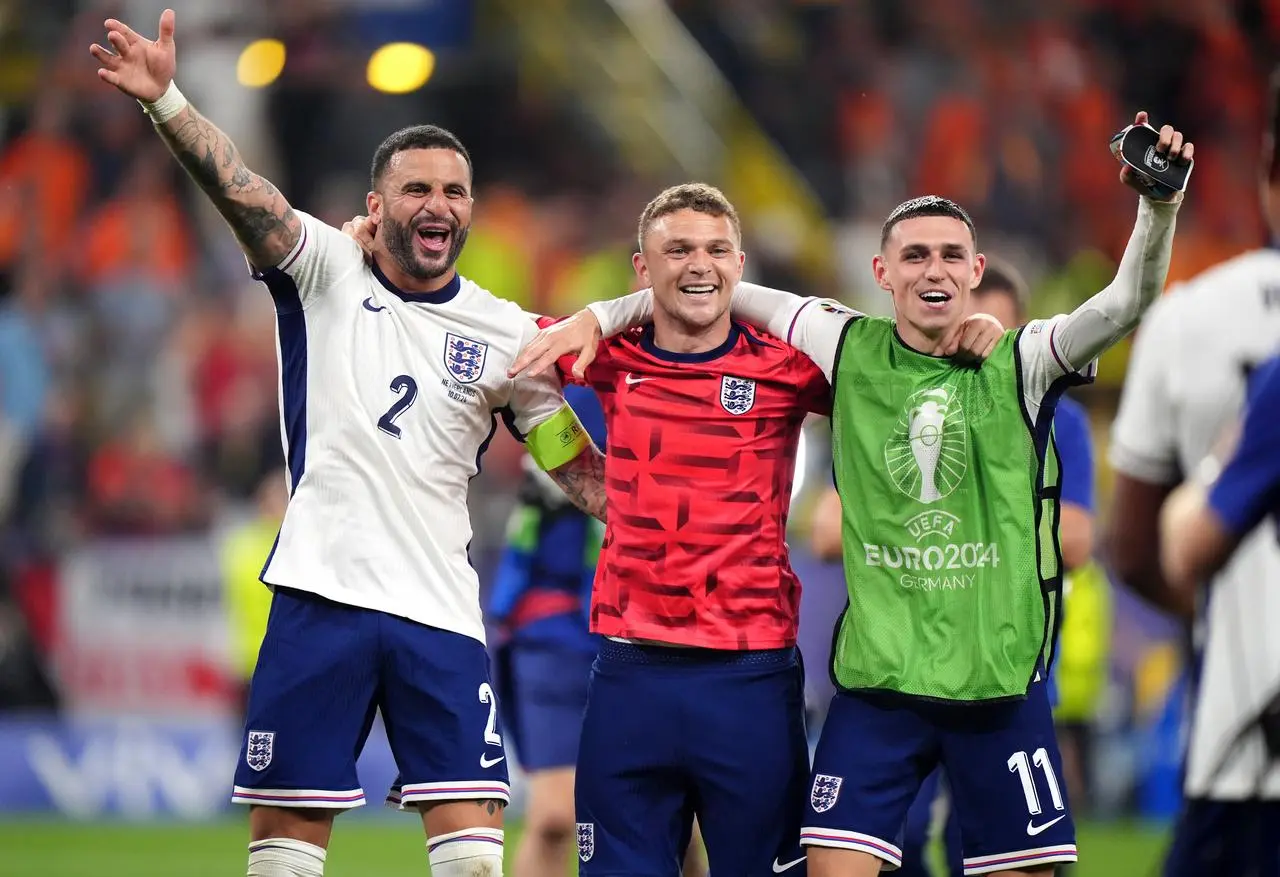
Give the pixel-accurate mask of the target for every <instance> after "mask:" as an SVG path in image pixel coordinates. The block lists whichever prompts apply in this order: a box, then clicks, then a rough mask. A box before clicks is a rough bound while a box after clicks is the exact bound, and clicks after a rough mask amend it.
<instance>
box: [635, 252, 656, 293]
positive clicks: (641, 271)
mask: <svg viewBox="0 0 1280 877" xmlns="http://www.w3.org/2000/svg"><path fill="white" fill-rule="evenodd" d="M631 267H632V268H635V269H636V276H637V277H639V278H640V279H641V281H643V282H644V286H643V287H641V289H644V288H647V287H651V286H653V284H652V283H650V282H649V266H648V265H646V264H645V262H644V253H632V254H631Z"/></svg>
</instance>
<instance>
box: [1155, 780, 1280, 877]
mask: <svg viewBox="0 0 1280 877" xmlns="http://www.w3.org/2000/svg"><path fill="white" fill-rule="evenodd" d="M1204 874H1247V875H1249V877H1280V801H1208V800H1204V799H1200V798H1191V799H1188V800H1187V801H1185V802H1184V803H1183V805H1182V812H1181V813H1180V814H1179V815H1178V822H1177V825H1176V826H1175V827H1174V830H1173V844H1172V846H1170V848H1169V854H1168V856H1167V857H1166V859H1165V864H1164V877H1192V875H1195V877H1201V875H1204Z"/></svg>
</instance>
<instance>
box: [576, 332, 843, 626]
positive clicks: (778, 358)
mask: <svg viewBox="0 0 1280 877" xmlns="http://www.w3.org/2000/svg"><path fill="white" fill-rule="evenodd" d="M571 367H572V358H571V357H570V358H567V359H566V360H565V361H564V362H562V363H561V369H562V371H563V372H564V373H566V374H569V373H570V372H569V369H570V368H571ZM586 383H588V384H589V385H590V386H591V387H592V388H593V389H595V391H596V393H597V394H598V395H599V397H600V402H601V404H602V406H603V408H604V414H605V424H606V429H607V431H608V443H609V446H608V449H607V455H608V456H607V462H606V464H605V480H606V482H607V495H608V509H609V510H608V519H609V520H608V523H607V526H606V529H605V539H604V545H603V548H602V549H601V553H600V561H599V564H598V566H597V568H596V579H595V587H594V592H593V596H592V601H591V630H592V631H593V632H594V633H599V634H603V635H605V636H613V637H624V638H628V639H647V640H657V641H660V642H664V643H675V644H678V645H686V646H700V647H704V648H713V649H772V648H781V647H784V646H790V645H794V644H795V641H796V628H797V625H798V622H799V613H800V582H799V580H798V579H797V578H796V575H795V573H794V572H792V570H791V561H790V557H789V555H788V552H787V543H786V530H787V514H788V511H789V508H790V504H791V484H792V477H793V475H794V472H795V463H796V445H797V444H798V443H799V440H800V427H801V423H802V422H803V420H804V417H805V415H806V414H807V413H809V412H815V413H818V414H826V415H829V414H830V413H831V388H830V386H829V385H828V384H827V380H826V377H825V376H824V375H823V374H822V371H821V370H820V369H819V368H818V367H817V366H816V365H814V364H813V362H812V361H811V360H810V359H809V358H808V357H807V356H805V355H804V354H802V353H800V352H799V351H797V350H795V349H794V348H792V347H789V346H788V345H786V344H784V343H783V342H781V341H779V340H777V339H775V338H772V337H770V336H767V335H763V334H760V333H757V332H755V331H754V330H751V329H748V328H746V327H743V326H740V325H738V324H734V326H733V328H732V329H731V330H730V333H729V337H728V339H726V341H725V343H724V344H722V345H720V346H719V347H717V348H716V349H714V350H710V351H707V352H705V353H696V354H677V353H670V352H668V351H664V350H660V349H659V348H657V347H656V346H655V345H654V343H653V326H652V325H650V326H646V327H645V328H643V329H633V330H631V331H629V332H626V333H623V334H622V335H618V336H616V337H614V338H611V339H608V340H606V341H604V342H602V343H601V345H600V352H599V355H598V356H597V357H596V359H595V360H594V361H593V362H592V363H591V365H590V367H589V368H588V369H587V380H586Z"/></svg>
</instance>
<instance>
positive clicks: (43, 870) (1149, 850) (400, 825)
mask: <svg viewBox="0 0 1280 877" xmlns="http://www.w3.org/2000/svg"><path fill="white" fill-rule="evenodd" d="M519 833H520V831H519V826H518V825H515V826H513V827H511V828H508V830H507V851H508V859H507V861H508V863H509V862H510V851H511V849H512V848H513V847H514V841H515V840H516V838H517V837H518V836H519ZM245 842H246V841H245V826H244V823H243V822H242V821H236V820H228V821H220V822H214V823H209V824H202V825H190V824H185V823H174V824H156V823H150V824H130V823H103V822H93V823H76V822H66V821H46V820H11V821H7V822H0V877H176V875H180V877H235V875H237V874H244V867H245V856H246V852H245ZM1163 846H1164V832H1163V831H1162V830H1160V829H1157V828H1149V827H1143V826H1135V825H1126V824H1122V823H1112V824H1094V825H1087V826H1083V827H1082V828H1081V830H1080V854H1081V858H1082V859H1083V860H1084V862H1083V863H1082V865H1081V867H1080V868H1079V869H1078V870H1077V871H1076V873H1075V874H1074V875H1073V877H1147V875H1151V874H1154V873H1156V871H1155V866H1156V863H1157V861H1158V860H1159V857H1160V854H1161V851H1162V849H1163ZM508 873H510V872H508ZM392 874H394V875H404V877H409V875H413V874H423V875H425V874H427V854H426V849H425V846H424V843H423V838H422V836H421V829H420V828H419V826H418V824H417V822H416V820H413V819H409V818H407V817H406V818H405V819H403V820H401V819H396V818H379V817H374V818H367V817H366V818H362V817H359V816H354V817H347V818H346V819H341V820H339V821H338V826H337V830H336V831H335V832H334V838H333V844H332V846H331V847H330V850H329V859H328V862H327V863H326V866H325V877H370V875H392Z"/></svg>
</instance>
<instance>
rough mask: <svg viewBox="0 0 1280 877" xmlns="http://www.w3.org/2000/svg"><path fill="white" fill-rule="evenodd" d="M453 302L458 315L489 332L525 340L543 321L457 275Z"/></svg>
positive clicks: (534, 332)
mask: <svg viewBox="0 0 1280 877" xmlns="http://www.w3.org/2000/svg"><path fill="white" fill-rule="evenodd" d="M455 305H456V308H457V311H458V312H459V315H460V316H463V317H464V318H465V319H467V320H468V321H470V322H473V323H475V324H476V325H477V328H478V329H481V330H483V331H484V332H485V333H486V334H488V335H491V336H509V337H514V338H516V339H517V340H520V341H527V340H528V339H530V338H532V337H533V336H534V335H535V334H537V332H538V329H539V327H540V326H541V325H550V323H552V322H555V321H554V320H548V321H546V322H545V323H543V321H542V320H541V319H540V318H539V317H538V316H537V315H536V314H530V313H528V312H527V311H525V309H524V308H522V307H521V306H520V305H518V304H516V303H515V302H513V301H511V300H510V299H506V298H502V297H501V296H498V295H494V294H493V293H492V292H490V291H489V290H487V289H485V288H484V287H483V286H480V285H479V284H478V283H475V282H474V281H472V280H468V279H467V278H466V277H462V276H461V275H459V284H458V296H457V298H456V299H455Z"/></svg>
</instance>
